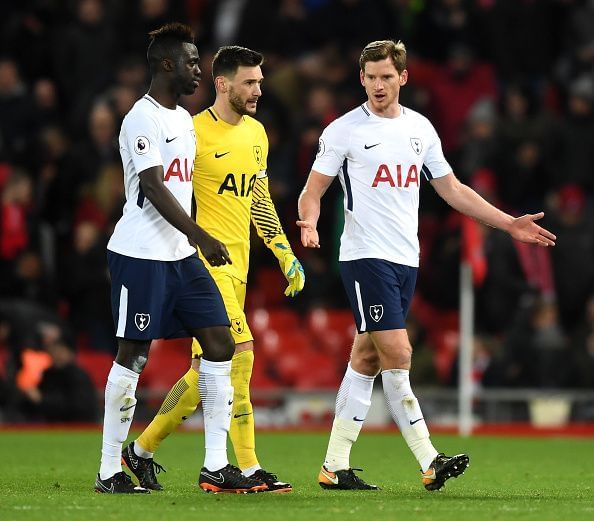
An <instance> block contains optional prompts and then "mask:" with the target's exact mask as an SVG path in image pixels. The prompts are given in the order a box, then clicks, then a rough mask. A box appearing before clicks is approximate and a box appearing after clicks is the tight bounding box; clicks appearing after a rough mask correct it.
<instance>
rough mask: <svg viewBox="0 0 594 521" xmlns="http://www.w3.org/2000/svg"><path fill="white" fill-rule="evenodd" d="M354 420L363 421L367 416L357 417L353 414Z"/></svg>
mask: <svg viewBox="0 0 594 521" xmlns="http://www.w3.org/2000/svg"><path fill="white" fill-rule="evenodd" d="M353 420H355V421H356V422H362V421H365V418H357V417H356V416H353Z"/></svg>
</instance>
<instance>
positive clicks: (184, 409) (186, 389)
mask: <svg viewBox="0 0 594 521" xmlns="http://www.w3.org/2000/svg"><path fill="white" fill-rule="evenodd" d="M199 403H200V391H199V390H198V373H197V372H196V371H194V369H192V368H190V369H189V370H188V372H187V373H186V374H185V375H183V376H182V377H181V378H180V379H179V380H178V381H177V382H176V383H175V385H174V386H173V387H172V388H171V389H170V390H169V392H168V393H167V396H166V397H165V400H163V403H162V404H161V408H160V409H159V412H158V413H157V415H156V416H155V417H154V418H153V421H152V422H151V423H150V425H149V426H148V427H147V428H146V429H144V432H143V433H142V434H141V435H140V436H139V437H138V439H137V440H136V442H137V443H138V444H139V445H140V446H141V447H142V448H143V449H144V450H146V451H147V452H156V451H157V449H158V448H159V445H161V442H162V441H163V440H164V439H165V438H167V436H169V435H170V434H171V433H172V432H173V431H174V430H175V429H177V427H178V425H179V424H180V423H181V422H183V421H184V420H185V419H187V418H189V417H190V416H191V415H192V414H193V413H194V411H195V410H196V407H198V404H199Z"/></svg>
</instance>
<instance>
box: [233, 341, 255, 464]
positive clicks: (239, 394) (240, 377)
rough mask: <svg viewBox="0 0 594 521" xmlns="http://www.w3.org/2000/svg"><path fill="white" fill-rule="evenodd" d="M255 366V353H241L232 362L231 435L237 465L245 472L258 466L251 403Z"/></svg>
mask: <svg viewBox="0 0 594 521" xmlns="http://www.w3.org/2000/svg"><path fill="white" fill-rule="evenodd" d="M253 366H254V352H253V351H241V352H240V353H237V354H236V355H234V356H233V360H232V361H231V385H232V386H233V389H234V393H233V416H232V417H231V430H230V431H229V435H230V437H231V441H232V442H233V448H234V449H235V457H236V458H237V465H238V467H239V468H240V469H242V470H244V469H247V468H250V467H254V466H256V465H258V458H257V457H256V441H255V436H254V410H253V408H252V402H251V401H250V378H251V377H252V368H253Z"/></svg>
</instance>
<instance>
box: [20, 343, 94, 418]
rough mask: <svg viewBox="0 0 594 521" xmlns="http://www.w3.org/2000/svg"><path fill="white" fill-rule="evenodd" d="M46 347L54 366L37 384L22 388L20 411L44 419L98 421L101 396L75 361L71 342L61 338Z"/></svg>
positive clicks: (29, 416)
mask: <svg viewBox="0 0 594 521" xmlns="http://www.w3.org/2000/svg"><path fill="white" fill-rule="evenodd" d="M46 349H47V352H48V353H49V355H50V357H51V365H50V366H49V367H48V368H47V369H46V370H45V371H43V374H42V376H41V381H40V382H39V385H38V386H35V387H28V388H26V389H24V390H23V391H21V392H22V399H21V407H20V408H21V413H22V414H23V415H24V417H25V418H29V419H35V420H38V421H45V422H93V421H96V420H97V416H98V414H97V413H98V397H97V394H96V392H95V388H94V387H93V384H92V382H91V379H90V378H89V375H88V374H87V373H85V372H84V371H83V370H82V369H81V368H80V367H79V366H78V365H77V364H76V353H75V351H74V347H73V346H72V344H71V343H69V342H67V341H66V340H64V339H63V338H59V339H57V340H55V341H54V342H52V343H49V344H48V345H47V346H46Z"/></svg>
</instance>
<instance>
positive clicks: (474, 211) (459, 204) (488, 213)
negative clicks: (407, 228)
mask: <svg viewBox="0 0 594 521" xmlns="http://www.w3.org/2000/svg"><path fill="white" fill-rule="evenodd" d="M442 197H443V198H444V200H445V201H446V202H447V203H448V204H449V205H450V206H451V207H452V208H454V209H456V210H458V211H459V212H460V213H463V214H465V215H468V216H469V217H472V218H473V219H476V220H477V221H480V222H482V223H484V224H488V225H489V226H492V227H493V228H499V229H500V230H503V231H509V227H510V225H511V224H512V222H513V221H514V218H513V217H512V216H511V215H509V214H507V213H505V212H503V211H501V210H499V209H498V208H496V207H495V206H493V205H492V204H491V203H489V202H487V201H486V200H485V199H483V198H482V197H481V196H480V195H479V194H477V193H476V192H475V191H474V190H473V189H472V188H470V187H469V186H467V185H464V184H462V183H459V182H458V183H456V186H455V188H454V189H453V190H451V191H449V192H448V193H447V194H443V195H442Z"/></svg>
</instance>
